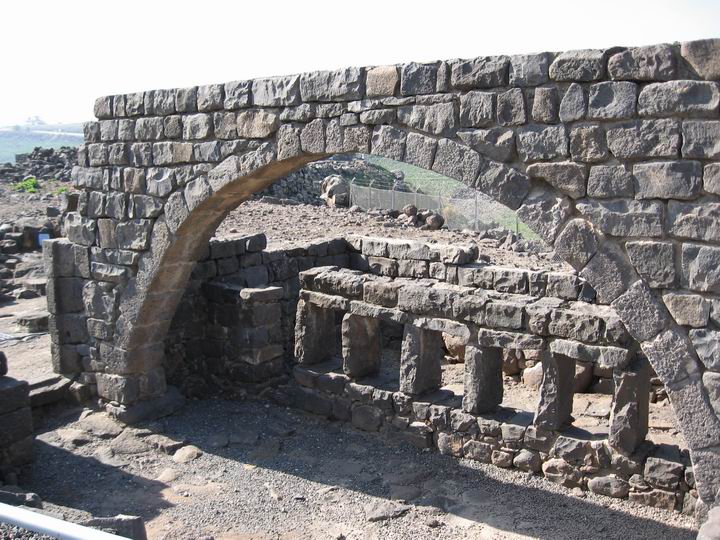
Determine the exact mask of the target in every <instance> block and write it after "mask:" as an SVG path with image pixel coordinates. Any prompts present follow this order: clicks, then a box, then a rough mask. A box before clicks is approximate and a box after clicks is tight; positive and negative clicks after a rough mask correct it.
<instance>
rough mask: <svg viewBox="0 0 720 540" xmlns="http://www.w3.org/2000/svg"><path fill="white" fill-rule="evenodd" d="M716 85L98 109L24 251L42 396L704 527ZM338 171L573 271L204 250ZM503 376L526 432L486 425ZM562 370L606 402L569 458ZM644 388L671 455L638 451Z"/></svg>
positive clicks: (660, 75)
mask: <svg viewBox="0 0 720 540" xmlns="http://www.w3.org/2000/svg"><path fill="white" fill-rule="evenodd" d="M718 81H720V40H704V41H694V42H688V43H682V44H663V45H655V46H647V47H638V48H629V49H626V48H621V47H618V48H613V49H608V50H581V51H570V52H564V53H540V54H527V55H519V56H511V57H505V56H498V57H481V58H473V59H465V60H461V59H457V60H449V61H439V62H433V63H424V64H420V63H407V64H402V65H391V66H376V67H365V68H347V69H340V70H336V71H324V72H314V73H302V74H299V75H291V76H282V77H273V78H266V79H255V80H249V81H235V82H229V83H225V84H210V85H206V86H198V87H192V88H181V89H166V90H151V91H146V92H141V93H135V94H127V95H114V96H107V97H103V98H100V99H98V100H97V102H96V103H95V115H96V117H97V121H94V122H90V123H88V124H87V125H86V127H85V144H84V145H83V146H82V147H81V148H80V150H79V152H78V166H77V167H75V168H74V169H73V173H72V176H73V180H74V183H75V185H76V186H77V188H78V189H80V190H81V195H80V198H79V202H78V205H77V208H76V210H75V211H74V212H71V213H69V214H68V215H67V216H66V218H65V225H64V227H65V231H64V232H65V234H66V238H62V239H55V240H51V241H47V242H45V243H44V257H45V264H46V272H47V275H48V284H47V294H48V306H49V311H50V313H51V317H50V331H51V335H52V357H53V366H54V369H55V371H56V372H57V373H61V374H63V375H65V376H67V377H69V378H72V379H74V380H75V381H76V382H77V383H78V384H80V385H82V387H83V388H84V390H83V392H84V395H86V397H88V398H90V397H91V396H92V397H94V398H99V399H100V400H102V403H103V404H104V406H105V408H106V410H107V411H108V412H109V413H110V414H112V415H113V416H115V417H116V418H118V419H119V420H121V421H123V422H125V423H130V424H131V423H135V422H138V421H141V420H143V419H146V418H151V417H155V416H159V415H163V414H170V413H172V412H173V410H174V409H175V408H176V407H178V406H179V405H180V403H181V402H182V395H183V394H185V395H192V394H193V392H194V391H196V390H197V389H198V387H202V386H203V385H206V384H213V385H217V386H220V387H222V388H224V389H226V390H232V388H233V387H236V388H240V387H243V388H254V389H256V390H257V391H259V392H262V393H263V395H265V396H267V397H268V398H269V399H273V400H276V401H277V402H279V403H282V404H286V405H289V406H293V407H298V408H301V409H304V410H307V411H311V412H314V413H316V414H319V415H322V416H325V417H328V418H333V419H337V420H343V421H348V422H351V423H352V425H353V426H355V427H357V428H359V429H363V430H367V431H381V432H383V433H386V434H388V436H392V437H396V438H398V439H400V440H403V441H407V442H409V443H411V444H415V445H417V446H420V447H423V448H435V449H437V450H439V451H440V452H442V453H444V454H450V455H452V456H457V457H465V458H468V459H474V460H479V461H483V462H488V463H493V464H495V465H498V466H500V467H514V468H517V469H520V470H524V471H531V472H534V473H541V474H543V475H544V476H545V477H546V478H548V479H549V480H551V481H555V482H558V483H562V484H563V485H566V486H569V487H575V486H583V487H587V488H588V489H590V490H592V491H594V492H596V493H601V494H605V495H609V496H612V497H619V498H630V499H631V500H634V501H636V502H640V503H642V504H647V505H651V506H657V507H661V508H667V509H670V510H673V509H676V510H683V509H685V510H686V511H693V510H694V511H695V513H696V515H697V516H698V517H699V519H700V520H701V521H702V520H703V519H704V518H705V516H706V515H707V512H708V510H709V509H710V508H712V507H713V506H715V505H718V504H720V345H719V343H720V341H719V340H720V270H719V269H720V117H719V111H720V86H719V83H718ZM348 153H362V154H372V155H376V156H383V157H386V158H390V159H393V160H396V161H399V162H403V163H407V164H411V165H415V166H418V167H421V168H424V169H427V170H431V171H435V172H438V173H441V174H443V175H445V176H448V177H451V178H454V179H457V180H460V181H462V182H463V183H465V184H466V185H467V186H469V187H471V188H474V189H476V190H478V191H481V192H483V193H485V194H487V195H489V196H491V197H492V198H493V199H495V200H496V201H498V202H500V203H502V204H503V205H505V206H507V207H509V208H510V209H512V210H516V211H517V214H518V216H519V218H520V219H521V220H522V221H523V222H524V223H526V224H527V225H528V226H530V228H532V229H533V230H534V231H535V232H536V233H537V234H538V235H539V236H540V237H541V238H542V239H543V240H544V241H545V242H546V243H547V244H549V245H551V246H553V248H554V250H555V253H556V255H557V256H558V257H560V258H561V259H562V260H564V261H566V262H567V263H568V264H569V265H570V266H571V267H572V268H574V271H573V272H571V271H549V270H546V269H538V268H509V267H503V266H498V265H493V264H489V263H488V262H487V260H486V259H484V258H483V256H482V253H480V252H479V251H478V249H477V245H474V246H473V245H442V244H432V243H425V242H418V241H409V240H407V241H405V240H388V239H384V238H377V237H368V236H353V237H346V238H323V239H318V240H317V241H314V242H311V243H306V244H303V245H294V246H283V247H273V246H269V245H267V241H266V237H265V236H264V235H257V234H256V235H237V236H236V237H234V238H226V239H216V238H213V235H214V233H215V231H216V229H217V227H218V226H219V224H220V223H221V222H222V221H223V219H224V218H225V217H226V216H227V214H228V213H229V212H230V211H232V210H233V209H235V208H236V207H237V206H238V205H239V204H240V203H241V202H243V201H245V200H248V199H249V198H250V197H252V196H253V195H254V194H256V193H258V192H260V191H262V190H264V189H265V188H267V187H268V186H270V185H272V184H273V183H274V182H276V181H278V180H279V179H282V178H284V177H286V176H287V175H288V174H289V173H291V172H293V171H296V170H298V169H300V168H302V167H303V166H305V165H307V164H309V163H311V162H314V161H317V160H320V159H324V158H327V157H329V156H333V155H338V154H348ZM300 226H301V225H300ZM388 349H392V351H394V352H393V354H388V353H387V351H388ZM448 350H453V351H455V356H456V359H457V363H456V364H455V365H454V367H453V366H452V365H451V366H450V367H446V366H443V365H441V359H442V358H443V356H444V355H445V354H446V353H447V351H448ZM507 355H516V356H517V357H521V358H523V359H525V360H531V361H533V362H535V363H536V364H537V366H540V370H541V371H540V377H541V379H540V383H539V390H538V392H537V394H538V402H537V407H536V408H535V410H533V411H529V412H528V413H527V414H519V413H518V414H515V413H513V414H509V410H508V409H506V408H504V407H502V406H501V403H502V402H503V396H504V389H503V361H504V360H503V359H504V358H505V357H506V356H507ZM580 365H583V366H586V368H585V369H590V370H591V371H593V370H594V372H595V373H596V374H597V373H600V374H601V375H602V376H603V377H604V378H605V379H606V380H607V381H608V387H609V388H612V390H611V391H610V392H611V393H612V394H613V399H612V405H611V407H610V409H611V410H610V413H609V420H608V421H607V422H605V423H603V425H602V426H598V429H597V430H596V431H594V432H593V433H592V434H591V436H587V437H584V436H583V435H582V433H580V432H579V431H578V428H577V426H575V425H573V424H574V422H575V420H576V418H575V417H574V415H573V401H574V399H577V397H578V393H577V391H576V389H575V386H574V379H575V374H576V370H577V369H578V366H580ZM587 366H589V367H587ZM453 370H454V372H453V373H455V374H456V375H457V377H456V378H455V384H452V385H449V384H448V380H446V376H447V375H448V373H450V372H451V371H453ZM652 380H657V381H658V384H661V385H662V386H663V387H664V389H665V391H666V393H667V395H668V397H669V400H670V402H671V404H672V408H673V410H674V413H675V415H676V418H677V424H678V427H679V429H680V430H681V432H682V436H683V438H684V443H685V445H686V449H687V450H685V449H684V448H683V452H681V450H680V449H679V448H678V447H677V446H674V447H668V446H667V445H665V446H664V447H663V446H662V445H660V447H657V448H655V449H654V450H653V449H652V445H650V448H649V447H648V445H645V444H643V443H644V441H645V439H646V435H647V431H648V400H649V393H650V386H651V381H652ZM458 381H460V382H458ZM190 383H192V384H190ZM19 410H24V409H22V408H20V409H19ZM580 431H581V430H580ZM651 450H652V451H651ZM688 452H689V453H688Z"/></svg>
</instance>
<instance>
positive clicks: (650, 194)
mask: <svg viewBox="0 0 720 540" xmlns="http://www.w3.org/2000/svg"><path fill="white" fill-rule="evenodd" d="M633 175H634V176H635V182H636V184H635V185H636V189H635V197H636V198H638V199H693V198H695V197H696V196H697V195H698V194H699V193H700V190H701V189H702V165H701V164H700V162H698V161H666V162H651V163H638V164H636V165H634V166H633Z"/></svg>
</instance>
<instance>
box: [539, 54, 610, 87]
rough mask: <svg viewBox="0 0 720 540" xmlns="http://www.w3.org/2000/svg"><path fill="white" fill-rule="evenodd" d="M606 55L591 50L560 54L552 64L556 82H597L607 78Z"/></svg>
mask: <svg viewBox="0 0 720 540" xmlns="http://www.w3.org/2000/svg"><path fill="white" fill-rule="evenodd" d="M606 59H607V58H606V54H605V52H604V51H602V50H598V49H589V50H580V51H568V52H564V53H560V54H559V55H558V56H557V57H556V58H555V60H554V61H553V63H552V64H550V78H551V79H552V80H554V81H597V80H600V79H602V78H603V77H604V76H605V62H606Z"/></svg>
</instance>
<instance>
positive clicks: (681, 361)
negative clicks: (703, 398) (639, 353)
mask: <svg viewBox="0 0 720 540" xmlns="http://www.w3.org/2000/svg"><path fill="white" fill-rule="evenodd" d="M642 350H643V352H644V353H645V355H646V356H647V357H648V360H650V364H651V365H652V367H653V369H654V370H655V373H657V375H658V377H660V380H661V381H663V384H665V385H666V386H667V387H669V388H675V387H676V386H677V385H678V384H682V383H683V381H686V380H687V379H688V377H695V376H697V375H698V373H699V362H698V359H697V355H696V353H695V350H694V349H693V346H692V343H691V342H690V340H689V339H688V337H687V335H685V333H684V332H683V331H682V330H681V329H680V328H679V327H677V326H673V327H671V328H669V329H667V330H664V331H662V332H660V333H659V334H658V335H657V336H655V337H654V338H653V339H652V340H650V341H646V342H643V343H642ZM686 393H688V394H691V392H686ZM675 413H676V414H679V412H678V409H676V410H675Z"/></svg>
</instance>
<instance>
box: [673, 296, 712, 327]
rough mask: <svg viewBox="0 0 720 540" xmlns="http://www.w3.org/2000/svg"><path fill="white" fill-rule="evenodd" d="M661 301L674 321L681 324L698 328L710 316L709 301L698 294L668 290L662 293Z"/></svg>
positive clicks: (705, 322)
mask: <svg viewBox="0 0 720 540" xmlns="http://www.w3.org/2000/svg"><path fill="white" fill-rule="evenodd" d="M663 302H665V305H666V306H667V308H668V311H670V314H671V315H672V316H673V318H674V319H675V322H677V323H678V324H680V325H683V326H692V327H695V328H700V327H703V326H705V325H706V324H707V322H708V319H709V317H710V302H708V301H707V300H705V298H703V297H702V296H700V295H699V294H692V293H684V292H668V293H665V294H664V295H663Z"/></svg>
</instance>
